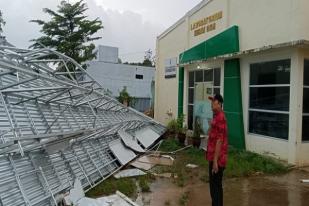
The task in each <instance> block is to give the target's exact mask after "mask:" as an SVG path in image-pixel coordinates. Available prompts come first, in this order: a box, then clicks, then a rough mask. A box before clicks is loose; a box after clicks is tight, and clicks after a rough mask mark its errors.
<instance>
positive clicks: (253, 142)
mask: <svg viewBox="0 0 309 206" xmlns="http://www.w3.org/2000/svg"><path fill="white" fill-rule="evenodd" d="M280 59H291V71H293V70H295V69H298V68H297V66H296V65H295V63H294V59H293V51H292V50H291V49H286V50H279V51H273V52H265V53H258V54H254V55H250V56H244V57H241V58H240V68H241V70H240V75H241V90H242V91H241V92H242V104H243V118H244V132H245V142H246V149H248V150H250V151H254V152H257V153H260V154H268V155H271V156H274V157H276V158H281V159H283V160H286V161H287V160H288V159H289V153H288V152H287V151H289V149H290V148H289V142H288V141H287V140H281V139H276V138H271V137H265V136H262V135H255V134H250V133H249V130H248V128H249V125H248V123H249V122H248V120H249V112H248V110H249V79H250V64H252V63H257V62H262V61H273V60H280ZM295 66H296V67H295ZM291 73H292V72H291ZM293 106H294V103H291V102H290V109H291V108H292V107H293ZM291 118H292V115H290V119H291ZM290 123H291V121H290ZM289 132H290V134H291V131H289ZM290 134H289V135H290ZM293 138H294V137H293Z"/></svg>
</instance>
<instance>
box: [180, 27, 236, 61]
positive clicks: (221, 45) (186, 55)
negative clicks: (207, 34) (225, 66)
mask: <svg viewBox="0 0 309 206" xmlns="http://www.w3.org/2000/svg"><path fill="white" fill-rule="evenodd" d="M234 52H239V35H238V26H232V27H231V28H229V29H227V30H225V31H223V32H221V33H220V34H218V35H216V36H214V37H212V38H210V39H208V40H206V41H204V42H202V43H200V44H198V45H196V46H195V47H192V48H191V49H188V50H187V51H185V52H183V53H181V54H180V56H179V59H180V61H179V63H180V64H184V63H190V62H193V61H196V60H207V59H209V58H211V57H216V56H220V55H224V54H229V53H234Z"/></svg>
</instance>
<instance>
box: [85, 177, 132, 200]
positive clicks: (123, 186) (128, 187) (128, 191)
mask: <svg viewBox="0 0 309 206" xmlns="http://www.w3.org/2000/svg"><path fill="white" fill-rule="evenodd" d="M117 190H119V191H120V192H122V193H123V194H125V195H127V196H128V197H134V196H135V195H136V193H137V188H136V183H135V180H134V179H133V178H121V179H115V178H109V179H107V180H105V181H103V182H102V183H101V184H99V185H98V186H96V187H95V188H93V189H91V190H89V191H88V192H87V193H86V196H87V197H92V198H96V197H100V196H105V195H111V194H114V193H115V192H116V191H117Z"/></svg>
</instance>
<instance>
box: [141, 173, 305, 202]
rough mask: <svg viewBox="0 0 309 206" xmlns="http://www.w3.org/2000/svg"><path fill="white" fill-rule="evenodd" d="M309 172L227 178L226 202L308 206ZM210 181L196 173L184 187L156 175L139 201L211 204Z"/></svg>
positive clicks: (225, 181)
mask: <svg viewBox="0 0 309 206" xmlns="http://www.w3.org/2000/svg"><path fill="white" fill-rule="evenodd" d="M301 179H309V172H308V171H304V170H292V171H290V172H289V173H287V174H284V175H278V176H266V175H259V176H254V177H247V178H231V179H225V180H224V203H225V205H227V206H268V205H269V206H292V205H293V206H308V205H309V183H307V184H306V183H301V182H300V180H301ZM208 187H209V186H208V183H207V182H205V181H202V180H201V179H200V178H199V177H198V176H196V177H195V175H194V171H193V176H191V179H190V180H189V182H187V184H186V185H185V186H183V187H179V186H177V184H175V180H174V179H173V178H156V180H155V181H154V182H153V183H151V185H150V190H151V192H149V193H140V194H139V196H138V198H137V203H138V204H139V205H148V206H164V205H187V206H200V205H201V206H202V205H211V200H210V196H209V189H208Z"/></svg>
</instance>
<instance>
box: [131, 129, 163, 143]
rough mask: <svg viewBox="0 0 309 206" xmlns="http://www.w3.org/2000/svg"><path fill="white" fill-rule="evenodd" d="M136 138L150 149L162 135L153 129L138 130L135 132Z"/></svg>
mask: <svg viewBox="0 0 309 206" xmlns="http://www.w3.org/2000/svg"><path fill="white" fill-rule="evenodd" d="M135 137H136V138H137V139H138V141H139V142H140V143H141V144H142V145H143V146H144V147H145V148H148V147H150V145H152V144H153V143H154V142H155V141H156V140H157V139H158V138H159V137H160V135H159V134H157V133H156V132H155V131H153V130H152V129H151V128H149V127H146V128H143V129H141V130H137V131H136V132H135Z"/></svg>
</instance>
